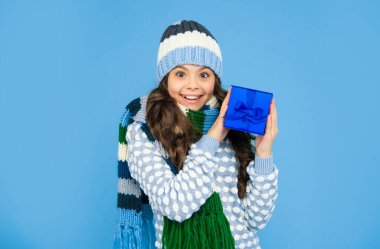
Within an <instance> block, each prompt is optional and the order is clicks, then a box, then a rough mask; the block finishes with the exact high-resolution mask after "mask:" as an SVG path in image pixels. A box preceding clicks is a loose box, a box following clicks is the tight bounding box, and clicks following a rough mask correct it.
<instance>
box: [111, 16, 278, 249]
mask: <svg viewBox="0 0 380 249" xmlns="http://www.w3.org/2000/svg"><path fill="white" fill-rule="evenodd" d="M157 73H158V81H159V85H158V87H157V88H156V89H154V90H153V91H151V93H150V94H149V95H148V96H145V97H141V98H137V99H135V100H133V101H132V102H131V103H129V104H128V105H127V107H126V110H125V112H124V114H123V116H122V119H121V123H120V126H119V165H118V173H119V182H118V213H117V221H118V225H117V232H116V236H115V239H114V248H170V249H172V248H189V249H196V248H222V249H229V248H260V245H259V239H258V237H257V234H256V233H257V231H258V230H260V229H262V228H264V226H265V225H266V224H267V222H268V220H269V219H270V217H271V215H272V213H273V210H274V207H275V200H276V199H277V177H278V169H277V167H276V166H275V165H274V163H273V153H272V152H271V149H272V145H273V142H274V139H275V136H276V135H277V132H278V129H277V112H276V108H275V101H274V100H272V103H271V106H270V114H269V115H268V118H267V124H266V130H265V134H264V136H257V137H254V136H252V135H251V134H249V133H246V132H241V131H236V130H229V129H227V128H224V127H223V123H224V115H225V114H226V111H227V108H228V101H229V96H230V92H231V89H230V90H229V91H228V92H226V91H225V90H223V89H222V87H221V78H222V57H221V51H220V48H219V45H218V43H217V41H216V39H215V38H214V36H213V35H212V34H211V33H210V32H209V31H208V30H207V29H206V28H205V27H204V26H202V25H201V24H199V23H198V22H195V21H188V20H182V21H180V22H177V23H174V24H173V25H170V26H169V27H168V28H167V29H166V30H165V32H164V33H163V35H162V37H161V43H160V47H159V51H158V60H157ZM252 140H254V142H255V146H254V145H253V143H251V142H252Z"/></svg>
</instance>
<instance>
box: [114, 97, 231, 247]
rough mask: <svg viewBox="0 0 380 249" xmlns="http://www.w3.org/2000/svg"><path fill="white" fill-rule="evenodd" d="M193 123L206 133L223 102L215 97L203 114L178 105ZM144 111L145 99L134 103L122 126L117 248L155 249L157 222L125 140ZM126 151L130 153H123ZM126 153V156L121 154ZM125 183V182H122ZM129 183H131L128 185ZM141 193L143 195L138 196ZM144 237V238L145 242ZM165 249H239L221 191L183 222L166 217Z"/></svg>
mask: <svg viewBox="0 0 380 249" xmlns="http://www.w3.org/2000/svg"><path fill="white" fill-rule="evenodd" d="M178 106H179V107H180V108H181V109H182V111H183V112H184V113H185V115H186V116H187V118H188V119H189V120H190V121H191V123H192V124H193V127H194V130H195V131H198V132H201V133H202V134H206V133H207V131H208V130H209V129H210V128H211V126H212V125H213V123H214V122H215V120H216V118H217V117H218V115H219V110H220V107H219V103H218V101H217V99H216V97H215V96H213V97H212V98H211V99H210V101H208V102H207V103H206V104H205V105H204V106H203V107H202V108H201V109H200V110H199V111H193V110H190V109H187V108H186V107H184V106H182V105H181V104H179V103H178ZM140 108H141V99H140V98H137V99H135V100H133V101H132V102H131V103H130V104H129V105H127V107H126V111H125V113H124V115H123V117H122V120H121V122H120V125H119V167H118V173H119V193H118V226H117V231H116V236H115V239H114V248H115V249H116V248H136V249H137V248H154V241H155V236H154V226H153V223H154V221H153V220H154V219H153V216H152V210H151V207H150V205H149V200H148V198H147V196H146V195H145V194H144V192H143V191H142V190H141V189H140V187H139V185H138V183H137V182H136V181H135V180H134V179H133V178H132V177H131V176H130V174H129V170H128V163H127V152H126V151H125V150H126V147H127V142H126V139H125V135H126V131H127V126H128V124H130V123H132V122H134V121H135V119H134V116H135V115H136V114H137V113H138V111H139V110H140ZM141 127H142V129H143V130H144V132H145V133H146V134H147V137H148V138H149V139H150V140H151V141H155V140H154V138H153V136H152V134H151V133H150V131H149V129H148V126H147V125H146V123H142V126H141ZM123 151H125V152H126V153H123ZM120 154H123V155H125V156H123V155H120ZM165 160H166V162H167V163H168V164H169V165H170V168H171V170H172V172H173V173H174V174H178V170H177V168H176V167H175V166H174V165H173V163H172V162H171V160H170V158H165ZM121 181H124V182H122V183H120V182H121ZM125 182H128V183H125ZM136 194H137V195H136ZM138 194H140V195H138ZM142 235H144V239H142ZM162 244H163V248H166V249H172V248H188V249H196V248H205V249H206V248H207V249H208V248H216V249H218V248H222V249H229V248H235V245H234V239H233V237H232V233H231V231H230V225H229V222H228V220H227V218H226V217H225V215H224V213H223V207H222V203H221V200H220V197H219V194H218V193H217V192H213V194H212V195H211V196H210V197H209V198H208V199H207V200H206V202H205V203H204V204H203V205H202V206H201V207H200V209H199V210H198V211H197V212H195V213H193V215H192V216H191V217H190V218H189V219H187V220H185V221H183V222H181V223H180V222H177V221H174V220H170V219H168V218H167V217H165V216H164V229H163V234H162Z"/></svg>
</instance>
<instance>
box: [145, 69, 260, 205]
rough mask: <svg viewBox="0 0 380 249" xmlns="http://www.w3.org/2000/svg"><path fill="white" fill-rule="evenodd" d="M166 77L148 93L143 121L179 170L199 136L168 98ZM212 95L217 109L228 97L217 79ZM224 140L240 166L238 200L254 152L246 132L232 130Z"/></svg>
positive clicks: (173, 101)
mask: <svg viewBox="0 0 380 249" xmlns="http://www.w3.org/2000/svg"><path fill="white" fill-rule="evenodd" d="M168 76H169V73H168V74H166V76H165V77H164V78H163V79H162V80H161V82H160V84H159V85H158V87H157V88H155V89H153V90H152V91H151V92H150V93H149V96H148V100H147V105H146V120H147V125H148V127H149V129H150V131H151V133H152V135H153V136H154V138H155V139H156V140H158V141H160V143H161V144H162V146H163V148H164V149H165V151H166V152H167V153H168V155H169V157H170V158H171V161H172V162H173V164H174V166H175V167H176V168H177V169H178V170H181V169H182V167H183V163H184V160H185V157H186V156H187V154H188V151H189V149H190V146H191V145H192V144H193V143H194V142H196V141H198V140H199V139H200V137H201V136H202V134H201V133H199V132H198V133H197V132H194V128H193V126H192V124H191V121H190V120H188V119H187V117H186V116H185V115H183V112H182V111H181V109H180V108H179V107H178V105H177V104H176V102H175V100H174V99H173V98H172V97H171V96H170V95H169V91H168ZM215 76H216V75H215ZM214 95H215V96H216V98H217V99H218V101H219V103H220V105H221V104H222V102H223V100H224V98H225V96H226V95H227V91H226V90H224V89H223V88H222V86H221V82H220V79H219V77H218V76H216V77H215V86H214ZM227 139H228V140H229V141H230V144H231V146H232V148H233V150H234V151H235V157H236V159H237V161H238V162H239V164H240V168H239V172H238V175H237V178H238V184H237V188H238V195H239V198H243V197H244V196H245V194H246V187H247V182H248V180H249V176H248V174H247V166H248V164H249V163H250V162H251V161H252V160H255V154H254V151H252V147H253V149H254V150H255V148H254V145H253V144H251V135H250V134H249V133H246V132H241V131H236V130H232V129H231V130H230V131H229V132H228V134H227Z"/></svg>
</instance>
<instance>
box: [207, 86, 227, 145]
mask: <svg viewBox="0 0 380 249" xmlns="http://www.w3.org/2000/svg"><path fill="white" fill-rule="evenodd" d="M230 95H231V88H230V89H228V92H227V95H226V97H225V98H224V100H223V103H222V106H221V108H220V112H219V116H218V117H217V119H216V120H215V122H214V124H213V125H212V126H211V128H210V129H209V131H208V132H207V134H208V135H209V136H211V137H213V138H215V139H216V140H218V141H219V142H221V141H222V140H223V139H224V138H225V137H226V136H227V134H228V132H229V131H230V129H229V128H225V127H224V116H225V115H226V113H227V108H228V102H229V101H230Z"/></svg>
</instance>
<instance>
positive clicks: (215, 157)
mask: <svg viewBox="0 0 380 249" xmlns="http://www.w3.org/2000/svg"><path fill="white" fill-rule="evenodd" d="M146 100H147V97H146V96H145V97H141V98H139V101H140V105H141V108H140V109H139V110H138V112H137V113H135V114H134V116H133V122H132V123H131V124H129V125H128V128H127V130H126V137H125V139H126V145H125V146H127V148H126V151H127V152H128V156H127V155H123V153H122V152H120V151H119V160H122V158H120V157H124V158H126V159H127V163H128V166H129V171H130V176H131V177H132V178H133V179H135V180H136V181H137V182H138V183H139V186H140V187H141V189H142V190H143V191H144V193H141V192H140V191H139V190H137V189H136V192H134V193H128V194H129V195H135V196H136V198H141V197H142V196H145V194H146V195H147V197H149V204H150V206H151V208H152V210H153V216H154V227H155V235H156V236H155V237H156V241H155V246H156V247H157V248H162V243H161V241H162V231H163V215H164V216H166V217H168V218H169V219H172V220H175V221H178V222H182V221H184V220H186V219H188V218H190V217H191V215H192V214H193V213H194V212H196V211H197V210H199V208H200V207H201V206H202V204H204V203H205V201H206V200H207V199H208V198H209V197H210V196H211V194H212V193H213V192H214V191H216V192H218V193H219V196H220V198H221V200H222V204H223V211H224V213H225V216H226V217H227V219H228V221H229V223H230V229H231V232H232V235H233V238H234V240H235V246H236V248H255V249H257V248H261V247H260V244H259V239H258V237H257V231H258V230H260V229H262V228H264V227H265V226H266V224H267V222H268V220H269V219H270V217H271V216H272V213H273V210H274V208H275V200H276V199H277V178H278V169H277V167H276V166H275V165H274V163H273V153H272V154H271V156H270V157H268V158H260V157H258V156H257V155H255V161H252V162H251V163H250V164H249V165H248V167H247V172H248V174H249V176H250V180H249V181H248V184H247V194H246V196H245V197H244V198H243V199H240V198H239V197H238V189H237V172H238V169H239V164H238V163H237V161H236V158H235V153H234V151H233V149H232V148H231V145H230V143H229V141H228V140H227V139H225V140H223V141H222V142H219V141H217V140H215V139H214V138H212V137H211V136H209V135H207V134H205V135H203V136H202V137H201V139H200V140H199V141H198V142H196V143H194V144H193V145H192V146H191V148H190V150H189V153H188V156H187V157H186V160H185V163H184V167H183V169H182V170H181V171H180V172H179V173H178V174H177V175H174V174H173V173H172V171H171V169H170V165H168V163H167V161H166V160H165V159H164V157H167V154H166V152H165V151H164V149H163V148H162V146H161V145H160V143H159V142H157V141H154V142H152V141H151V139H149V138H148V137H147V135H146V133H145V132H144V124H145V123H146V120H145V105H146ZM119 149H120V146H119ZM143 165H144V167H143ZM125 184H128V181H126V180H125V179H123V178H121V177H120V176H119V194H120V193H122V192H123V186H125ZM124 194H125V193H124ZM145 198H146V196H145Z"/></svg>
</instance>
